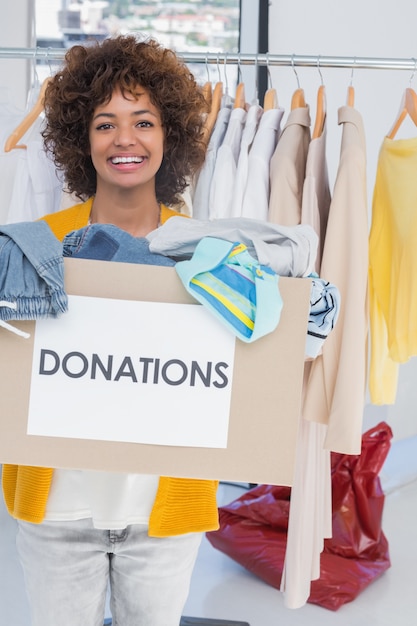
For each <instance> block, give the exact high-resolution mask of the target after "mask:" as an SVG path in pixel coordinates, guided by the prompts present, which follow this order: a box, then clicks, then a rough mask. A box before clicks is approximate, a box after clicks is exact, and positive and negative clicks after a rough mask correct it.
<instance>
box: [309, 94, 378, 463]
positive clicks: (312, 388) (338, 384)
mask: <svg viewBox="0 0 417 626" xmlns="http://www.w3.org/2000/svg"><path fill="white" fill-rule="evenodd" d="M338 122H339V124H340V125H342V139H341V151H340V162H339V167H338V170H337V174H336V180H335V184H334V189H333V198H332V201H331V205H330V211H329V218H328V222H327V232H326V238H325V242H324V249H323V259H322V263H321V274H322V276H323V277H325V278H326V280H329V281H330V282H331V283H334V284H335V285H337V287H338V289H339V291H340V296H341V307H340V314H339V320H338V323H337V325H336V327H335V329H334V331H333V332H332V333H331V336H330V337H329V338H328V340H326V342H325V344H324V345H323V349H322V354H321V355H319V356H318V357H317V359H316V360H315V361H314V363H313V364H312V367H311V373H310V377H309V380H308V383H307V389H306V397H305V402H304V409H303V416H304V418H305V419H308V420H311V421H315V422H320V423H323V424H327V426H328V428H327V435H326V440H325V446H326V448H327V449H329V450H332V451H334V452H340V453H342V454H343V453H345V454H359V453H360V447H361V437H362V419H363V408H364V401H365V388H366V371H367V350H366V346H367V333H368V300H367V289H368V209H367V189H366V146H365V132H364V127H363V121H362V117H361V115H360V114H359V112H358V111H356V110H355V109H353V108H352V107H348V106H344V107H341V108H340V109H339V112H338ZM346 381H348V384H347V383H346Z"/></svg>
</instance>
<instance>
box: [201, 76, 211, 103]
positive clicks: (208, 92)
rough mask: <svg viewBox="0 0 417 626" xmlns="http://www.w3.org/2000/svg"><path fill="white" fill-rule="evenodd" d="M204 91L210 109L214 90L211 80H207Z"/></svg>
mask: <svg viewBox="0 0 417 626" xmlns="http://www.w3.org/2000/svg"><path fill="white" fill-rule="evenodd" d="M202 92H203V96H204V100H205V101H206V102H207V104H208V106H209V109H211V101H212V98H213V90H212V86H211V82H210V81H207V82H206V83H204V85H203V87H202Z"/></svg>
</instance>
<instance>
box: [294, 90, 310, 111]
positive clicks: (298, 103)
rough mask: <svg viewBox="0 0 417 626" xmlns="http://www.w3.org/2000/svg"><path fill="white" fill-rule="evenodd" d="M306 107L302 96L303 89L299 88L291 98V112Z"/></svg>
mask: <svg viewBox="0 0 417 626" xmlns="http://www.w3.org/2000/svg"><path fill="white" fill-rule="evenodd" d="M305 106H306V100H305V96H304V89H301V88H300V87H299V88H298V89H296V90H295V91H294V93H293V95H292V98H291V111H292V110H294V109H298V108H300V107H305Z"/></svg>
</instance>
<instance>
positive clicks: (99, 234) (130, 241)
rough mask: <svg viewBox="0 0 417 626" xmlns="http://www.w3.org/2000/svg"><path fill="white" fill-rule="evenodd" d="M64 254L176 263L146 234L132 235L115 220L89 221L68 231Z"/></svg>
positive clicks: (148, 262)
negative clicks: (156, 248)
mask: <svg viewBox="0 0 417 626" xmlns="http://www.w3.org/2000/svg"><path fill="white" fill-rule="evenodd" d="M63 255H64V256H73V257H78V258H80V259H96V260H98V261H120V262H122V263H123V262H124V263H142V264H144V265H171V266H172V265H175V261H173V260H172V259H170V258H169V257H167V256H165V255H163V254H158V253H155V252H151V251H150V250H149V242H148V240H147V239H146V238H145V237H133V236H132V235H130V234H129V233H127V232H125V231H124V230H122V229H121V228H118V227H117V226H113V224H90V225H89V226H85V227H84V228H80V229H79V230H74V231H72V232H70V233H68V234H67V235H66V236H65V238H64V241H63Z"/></svg>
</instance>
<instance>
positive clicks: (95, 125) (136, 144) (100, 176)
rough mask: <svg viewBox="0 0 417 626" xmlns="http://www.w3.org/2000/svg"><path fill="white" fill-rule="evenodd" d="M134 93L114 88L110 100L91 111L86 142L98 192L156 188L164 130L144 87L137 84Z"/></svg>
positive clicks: (150, 189) (161, 157)
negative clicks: (91, 115)
mask: <svg viewBox="0 0 417 626" xmlns="http://www.w3.org/2000/svg"><path fill="white" fill-rule="evenodd" d="M135 95H136V97H134V96H133V95H132V94H130V93H128V92H125V93H122V92H121V91H120V89H116V90H115V91H114V92H113V95H112V97H111V100H110V101H109V102H108V103H106V104H103V105H100V106H98V107H97V108H96V109H95V111H94V114H93V118H92V120H91V123H90V129H89V141H90V154H91V160H92V162H93V165H94V168H95V170H96V172H97V192H100V193H101V192H103V191H109V192H111V191H114V190H134V189H139V188H140V189H141V190H147V191H152V192H154V190H155V175H156V173H157V171H158V169H159V167H160V165H161V163H162V159H163V148H164V131H163V127H162V122H161V117H160V113H159V111H158V109H157V108H156V107H155V106H154V105H153V104H152V102H151V100H150V98H149V95H148V93H147V92H146V90H144V89H142V88H140V87H139V88H138V89H137V92H136V94H135Z"/></svg>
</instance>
